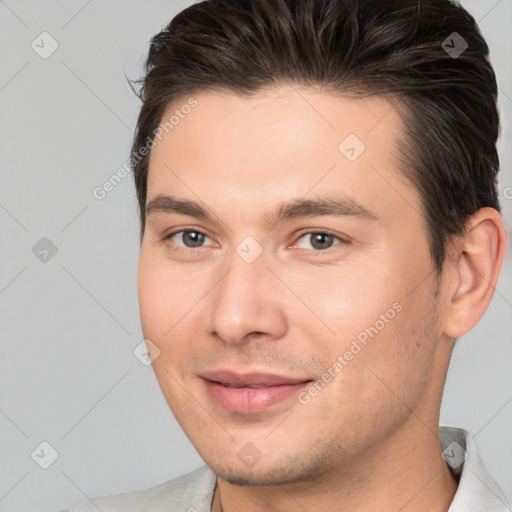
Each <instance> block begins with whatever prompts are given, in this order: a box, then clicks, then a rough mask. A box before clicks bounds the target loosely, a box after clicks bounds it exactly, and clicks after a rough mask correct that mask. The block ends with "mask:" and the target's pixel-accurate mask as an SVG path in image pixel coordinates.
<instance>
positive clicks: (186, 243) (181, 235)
mask: <svg viewBox="0 0 512 512" xmlns="http://www.w3.org/2000/svg"><path fill="white" fill-rule="evenodd" d="M206 239H208V240H210V238H209V237H207V236H206V235H205V234H204V233H202V232H201V231H197V230H195V229H182V230H181V231H175V232H174V233H170V234H169V235H167V236H166V237H165V240H171V241H172V242H173V243H175V244H176V245H178V246H180V247H186V248H188V249H193V248H195V247H201V246H202V245H203V244H204V241H205V240H206Z"/></svg>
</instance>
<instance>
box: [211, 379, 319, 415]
mask: <svg viewBox="0 0 512 512" xmlns="http://www.w3.org/2000/svg"><path fill="white" fill-rule="evenodd" d="M204 382H205V384H206V390H207V392H208V394H209V396H210V398H211V399H212V400H213V401H214V402H216V403H217V404H218V405H220V406H221V407H223V408H224V409H226V410H227V411H230V412H238V413H242V414H256V413H259V412H263V411H265V410H267V409H268V408H270V407H271V406H273V405H275V404H277V403H278V402H281V401H283V400H286V399H288V398H290V397H292V396H294V395H297V394H298V393H299V392H300V391H301V390H302V389H303V388H305V387H306V386H307V385H308V384H309V381H308V382H299V383H298V384H284V385H282V386H270V387H268V388H229V387H227V386H223V385H222V384H219V383H218V382H212V381H209V380H206V379H204Z"/></svg>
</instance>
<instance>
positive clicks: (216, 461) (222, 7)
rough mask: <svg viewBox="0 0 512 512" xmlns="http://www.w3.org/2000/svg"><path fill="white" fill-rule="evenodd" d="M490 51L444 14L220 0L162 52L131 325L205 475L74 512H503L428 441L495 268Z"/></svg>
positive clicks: (442, 432) (456, 17)
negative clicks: (136, 311)
mask: <svg viewBox="0 0 512 512" xmlns="http://www.w3.org/2000/svg"><path fill="white" fill-rule="evenodd" d="M487 55H488V49H487V46H486V44H485V42H484V40H483V38H482V36H481V34H480V32H479V30H478V28H477V26H476V24H475V22H474V19H473V18H472V17H471V16H470V15H469V14H468V13H467V12H466V11H465V10H464V9H462V8H461V7H460V6H459V5H457V4H455V3H452V2H450V1H449V0H429V1H424V2H419V1H417V0H389V1H386V2H382V1H380V0H361V1H359V2H355V1H353V0H286V1H285V0H254V1H248V0H211V1H207V2H201V3H198V4H195V5H193V6H191V7H189V8H188V9H186V10H184V11H183V12H181V13H180V14H179V15H178V16H176V17H175V18H174V20H173V21H172V22H171V23H170V24H169V26H168V27H167V28H166V29H165V30H163V31H162V32H161V33H159V34H158V35H157V36H155V37H154V38H153V40H152V45H151V49H150V53H149V57H148V60H147V63H146V71H147V74H146V76H145V78H144V80H143V87H142V90H141V99H142V101H143V104H142V109H141V112H140V116H139V120H138V126H137V132H136V134H135V138H134V143H133V148H132V156H131V158H132V164H133V171H134V176H135V181H136V186H137V194H138V199H139V205H140V214H141V240H142V243H141V253H140V265H139V274H138V291H139V302H140V312H141V321H142V328H143V332H144V336H145V338H146V340H147V341H146V343H147V346H148V350H149V352H150V354H151V356H152V359H153V367H154V371H155V374H156V377H157V379H158V382H159V384H160V387H161V389H162V392H163V393H164V396H165V398H166V400H167V402H168V404H169V406H170V408H171V409H172V411H173V413H174V415H175V416H176V418H177V420H178V422H179V423H180V425H181V427H182V428H183V430H184V432H185V433H186V435H187V436H188V437H189V439H190V441H191V442H192V443H193V445H194V446H195V448H196V449H197V451H198V453H199V454H200V455H201V457H202V458H203V459H204V461H205V462H206V466H204V467H202V468H199V469H198V470H196V471H194V472H193V473H190V474H188V475H184V476H182V477H179V478H178V479H175V480H172V481H170V482H166V483H163V484H161V485H159V486H157V487H154V488H152V489H148V490H145V491H139V492H130V493H123V494H120V495H116V496H111V497H103V498H99V499H96V500H94V503H87V504H84V505H82V506H79V507H77V508H74V509H72V510H75V511H77V512H78V511H79V512H86V511H89V510H98V509H100V510H102V511H103V512H108V511H123V512H129V511H142V510H146V511H152V512H157V511H162V512H163V511H171V510H172V511H191V512H195V511H201V512H206V511H210V510H211V511H213V512H233V511H244V512H256V511H275V512H284V511H286V512H288V511H292V510H302V511H308V512H317V511H326V510H328V511H337V512H344V511H351V512H366V511H376V510H378V511H399V510H400V511H403V512H408V511H415V512H424V511H429V512H442V511H444V512H446V511H448V510H449V511H450V512H472V511H475V512H476V511H483V510H485V511H496V512H497V511H506V510H510V507H509V505H508V504H507V502H506V499H505V497H504V495H503V493H502V492H501V490H500V489H499V488H498V486H497V485H496V484H495V483H494V482H493V481H492V479H491V477H490V476H489V475H488V474H487V472H486V470H485V468H484V466H483V465H482V462H481V461H480V459H479V457H478V454H477V452H476V449H475V446H474V442H473V441H472V439H471V438H470V436H469V434H468V433H467V432H465V431H464V430H461V429H456V428H447V427H444V428H441V429H440V428H439V426H438V422H439V409H440V403H441V399H442V390H443V385H444V381H445V377H446V373H447V369H448V365H449V360H450V354H451V351H452V348H453V346H454V343H455V340H456V339H457V338H459V337H461V336H463V335H464V334H466V333H467V332H468V331H470V330H471V329H472V328H473V327H474V326H475V325H476V324H477V322H478V321H479V320H480V318H481V317H482V316H483V314H484V313H485V311H486V309H487V307H488V305H489V302H490V300H491V298H492V295H493V292H494V288H495V285H496V283H497V280H498V276H499V272H500V268H501V265H502V262H503V257H504V253H505V239H506V237H505V232H504V228H503V223H502V220H501V217H500V214H499V205H498V199H497V193H496V175H497V172H498V157H497V153H496V145H495V144H496V139H497V136H498V114H497V111H496V92H497V87H496V81H495V76H494V72H493V70H492V68H491V66H490V64H489V61H488V59H487Z"/></svg>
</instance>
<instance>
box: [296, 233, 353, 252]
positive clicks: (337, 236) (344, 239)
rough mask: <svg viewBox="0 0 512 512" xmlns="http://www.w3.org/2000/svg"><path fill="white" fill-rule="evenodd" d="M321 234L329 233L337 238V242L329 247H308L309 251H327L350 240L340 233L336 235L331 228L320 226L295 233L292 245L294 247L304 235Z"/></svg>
mask: <svg viewBox="0 0 512 512" xmlns="http://www.w3.org/2000/svg"><path fill="white" fill-rule="evenodd" d="M318 233H320V234H322V235H330V236H332V237H333V238H337V239H338V240H339V242H340V243H339V244H335V245H333V246H332V247H329V248H328V249H324V250H320V249H310V251H311V252H316V253H328V252H329V251H330V250H331V249H333V248H334V247H336V246H337V245H342V244H348V243H350V241H349V240H348V238H347V237H345V238H344V237H343V236H341V235H337V234H336V233H334V232H332V231H331V230H329V229H322V228H318V229H305V230H304V231H301V232H299V233H298V234H297V237H296V238H295V241H294V242H293V245H292V247H295V246H296V245H297V243H298V241H299V240H300V239H301V238H302V237H303V236H305V235H316V234H318Z"/></svg>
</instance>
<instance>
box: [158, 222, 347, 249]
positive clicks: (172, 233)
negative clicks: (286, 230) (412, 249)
mask: <svg viewBox="0 0 512 512" xmlns="http://www.w3.org/2000/svg"><path fill="white" fill-rule="evenodd" d="M186 231H191V232H194V233H199V234H201V235H204V236H205V237H206V238H209V239H210V240H212V238H211V237H209V236H208V235H207V234H206V233H205V232H204V231H202V230H200V229H197V228H194V227H182V228H180V229H176V230H172V231H170V232H169V233H167V234H165V235H164V236H163V238H162V241H163V242H165V241H166V240H170V239H171V238H172V237H173V236H175V235H177V234H179V233H182V232H186ZM318 233H320V234H324V235H330V236H332V237H333V238H336V239H338V240H339V242H340V243H339V244H335V245H334V246H332V247H329V248H328V249H325V250H320V249H308V251H310V252H315V253H328V252H329V251H330V250H331V249H332V248H333V247H336V246H337V245H341V244H348V243H350V242H349V240H348V239H347V238H346V237H345V238H344V237H342V236H340V235H337V234H336V233H334V232H332V231H331V230H329V229H322V228H317V229H311V228H310V229H305V230H303V231H300V232H299V233H298V234H297V235H296V237H295V241H294V242H293V244H292V248H293V247H295V246H296V245H297V242H298V241H299V240H300V239H301V238H302V237H304V236H305V235H315V234H318ZM214 243H215V242H214ZM175 245H176V246H177V247H178V248H180V249H183V250H196V251H197V250H199V249H203V248H204V247H207V246H205V245H202V246H199V247H185V246H182V245H179V244H175ZM209 245H212V244H209ZM215 245H216V244H215Z"/></svg>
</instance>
